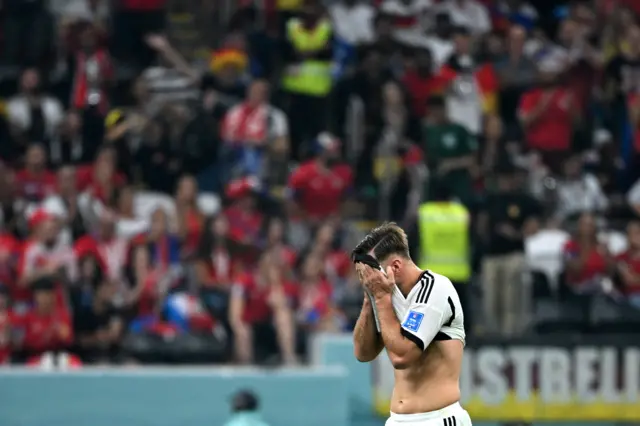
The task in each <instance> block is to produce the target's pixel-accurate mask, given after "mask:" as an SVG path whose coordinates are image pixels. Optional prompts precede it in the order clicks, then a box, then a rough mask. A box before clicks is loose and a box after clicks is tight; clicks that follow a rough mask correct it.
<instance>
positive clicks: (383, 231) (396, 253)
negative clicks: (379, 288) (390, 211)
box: [351, 222, 422, 288]
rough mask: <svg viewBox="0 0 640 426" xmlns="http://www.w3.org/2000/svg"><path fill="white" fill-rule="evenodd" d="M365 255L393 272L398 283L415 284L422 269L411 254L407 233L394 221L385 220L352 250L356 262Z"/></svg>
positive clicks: (400, 285) (399, 285)
mask: <svg viewBox="0 0 640 426" xmlns="http://www.w3.org/2000/svg"><path fill="white" fill-rule="evenodd" d="M363 256H371V257H373V259H374V260H375V261H377V262H378V263H379V264H380V267H381V268H382V270H383V271H385V273H386V274H387V275H390V274H392V276H393V278H394V280H395V283H396V285H398V287H400V288H402V287H403V286H404V285H405V284H410V285H413V284H414V283H415V282H416V281H417V279H418V277H419V276H420V274H421V273H422V271H421V270H420V269H419V268H418V267H417V266H416V264H415V263H413V260H411V255H410V254H409V242H408V241H407V234H406V233H405V232H404V230H403V229H402V228H400V227H399V226H398V225H397V224H396V223H394V222H385V223H383V224H382V225H380V226H378V227H377V228H374V229H372V230H371V231H370V232H369V233H368V234H367V236H366V237H364V239H363V240H362V241H360V243H358V245H357V246H356V248H354V249H353V251H352V252H351V259H352V260H353V261H354V262H355V263H356V264H358V263H360V262H358V259H362V258H363Z"/></svg>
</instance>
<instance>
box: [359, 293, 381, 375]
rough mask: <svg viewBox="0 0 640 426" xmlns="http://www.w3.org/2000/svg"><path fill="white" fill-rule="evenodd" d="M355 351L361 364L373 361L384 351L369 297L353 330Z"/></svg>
mask: <svg viewBox="0 0 640 426" xmlns="http://www.w3.org/2000/svg"><path fill="white" fill-rule="evenodd" d="M353 350H354V354H355V356H356V359H357V360H358V361H360V362H370V361H373V360H374V359H375V358H376V357H377V356H378V354H379V353H380V351H381V350H382V339H380V335H379V334H378V331H377V329H376V321H375V318H374V315H373V307H372V306H371V302H370V301H369V298H368V297H367V296H365V298H364V302H363V304H362V310H361V311H360V316H359V317H358V321H357V322H356V326H355V327H354V329H353Z"/></svg>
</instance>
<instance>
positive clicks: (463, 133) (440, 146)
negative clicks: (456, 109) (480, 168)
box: [422, 95, 477, 205]
mask: <svg viewBox="0 0 640 426" xmlns="http://www.w3.org/2000/svg"><path fill="white" fill-rule="evenodd" d="M427 109H428V111H429V114H428V116H427V117H426V121H425V125H424V128H423V142H422V150H423V152H424V153H425V156H426V159H427V167H428V168H429V171H430V174H429V176H430V177H429V182H428V185H427V186H428V190H427V194H426V195H427V199H428V198H429V197H430V195H429V193H430V192H432V188H435V187H437V186H438V185H440V182H446V185H447V186H448V187H449V188H450V190H451V192H452V196H453V197H454V198H457V199H459V200H460V201H461V202H462V203H464V204H467V205H469V204H472V203H473V202H474V198H475V197H474V189H473V183H472V178H471V172H472V169H473V167H474V166H475V152H476V150H477V142H476V139H475V137H473V136H472V135H471V134H470V133H469V132H468V131H467V129H466V128H465V127H463V126H461V125H460V124H457V123H453V122H451V121H449V119H448V118H447V114H446V108H445V99H444V98H443V97H442V96H438V95H434V96H431V97H430V98H429V100H428V103H427Z"/></svg>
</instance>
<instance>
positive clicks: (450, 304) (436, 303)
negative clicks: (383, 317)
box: [391, 270, 465, 350]
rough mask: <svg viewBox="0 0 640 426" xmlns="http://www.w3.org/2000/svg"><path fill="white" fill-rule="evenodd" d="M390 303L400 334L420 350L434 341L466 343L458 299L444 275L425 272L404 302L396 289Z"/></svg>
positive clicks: (400, 293) (462, 316)
mask: <svg viewBox="0 0 640 426" xmlns="http://www.w3.org/2000/svg"><path fill="white" fill-rule="evenodd" d="M391 301H392V303H393V309H394V311H395V313H396V316H397V317H398V320H399V321H400V325H401V327H402V334H403V335H404V336H405V337H406V338H407V339H410V340H412V341H413V342H415V344H416V345H418V347H419V348H421V349H422V350H425V349H426V348H427V347H428V346H429V344H430V343H431V342H432V341H434V340H461V341H462V343H464V342H465V333H464V313H463V312H462V305H461V304H460V298H459V297H458V292H457V291H456V289H455V288H454V287H453V284H452V283H451V280H449V278H447V277H445V276H444V275H440V274H436V273H435V272H432V271H429V270H425V271H424V272H423V273H422V275H421V276H420V279H419V280H418V282H417V283H416V284H415V285H414V286H413V288H412V289H411V291H410V292H409V294H408V295H407V297H406V298H405V297H404V295H403V294H402V292H401V291H400V289H399V288H398V287H395V288H394V290H393V294H392V295H391Z"/></svg>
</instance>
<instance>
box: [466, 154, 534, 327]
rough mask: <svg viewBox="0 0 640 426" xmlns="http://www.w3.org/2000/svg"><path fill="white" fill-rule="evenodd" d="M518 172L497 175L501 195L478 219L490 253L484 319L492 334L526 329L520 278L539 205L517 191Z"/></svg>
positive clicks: (506, 167)
mask: <svg viewBox="0 0 640 426" xmlns="http://www.w3.org/2000/svg"><path fill="white" fill-rule="evenodd" d="M516 172H517V170H516V168H515V167H514V166H513V165H512V164H510V163H502V164H500V165H499V168H498V169H497V175H498V176H497V191H495V192H493V193H489V194H488V195H487V198H486V199H485V201H484V205H483V206H482V208H481V215H480V217H479V218H478V222H479V223H478V228H479V232H480V238H481V240H482V243H483V245H484V247H483V250H484V251H485V252H486V254H485V256H484V259H483V262H482V283H483V289H484V294H483V313H484V318H485V320H486V325H487V326H488V327H489V328H490V331H493V330H499V331H500V332H501V333H503V334H505V335H513V334H514V333H520V332H521V331H522V330H524V328H525V327H526V326H527V325H528V324H527V322H528V321H529V318H528V315H529V314H530V312H528V310H527V309H528V307H529V305H528V303H527V302H528V300H527V299H528V296H527V288H526V287H525V285H526V284H525V283H523V282H522V280H521V279H519V277H520V276H521V275H522V273H523V271H524V268H525V258H524V241H525V238H526V237H527V235H530V234H532V233H533V232H535V231H534V230H535V228H536V224H535V222H536V221H537V218H538V217H539V215H540V213H541V212H540V209H539V206H538V203H537V202H536V201H534V200H533V199H532V198H531V197H530V196H528V195H527V194H525V193H523V192H522V191H521V190H520V189H519V188H518V182H517V177H516Z"/></svg>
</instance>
